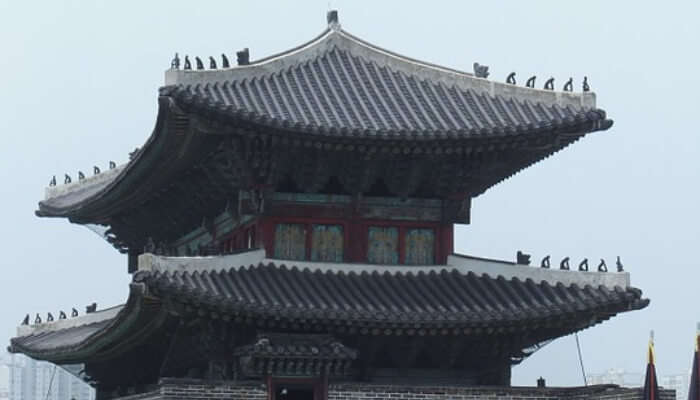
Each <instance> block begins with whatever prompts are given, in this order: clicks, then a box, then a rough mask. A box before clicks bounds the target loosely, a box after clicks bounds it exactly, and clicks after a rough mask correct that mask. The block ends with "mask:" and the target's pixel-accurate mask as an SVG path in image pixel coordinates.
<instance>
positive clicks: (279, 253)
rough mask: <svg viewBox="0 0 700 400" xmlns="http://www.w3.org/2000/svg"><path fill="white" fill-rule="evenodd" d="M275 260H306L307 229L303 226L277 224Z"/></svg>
mask: <svg viewBox="0 0 700 400" xmlns="http://www.w3.org/2000/svg"><path fill="white" fill-rule="evenodd" d="M275 258H280V259H284V260H303V259H305V258H306V228H305V227H304V225H303V224H277V227H276V228H275Z"/></svg>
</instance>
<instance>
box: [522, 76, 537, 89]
mask: <svg viewBox="0 0 700 400" xmlns="http://www.w3.org/2000/svg"><path fill="white" fill-rule="evenodd" d="M535 79H537V76H535V75H532V76H531V77H530V78H528V80H527V82H525V86H527V87H529V88H534V87H535Z"/></svg>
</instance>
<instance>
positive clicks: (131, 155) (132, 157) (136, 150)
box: [129, 147, 141, 160]
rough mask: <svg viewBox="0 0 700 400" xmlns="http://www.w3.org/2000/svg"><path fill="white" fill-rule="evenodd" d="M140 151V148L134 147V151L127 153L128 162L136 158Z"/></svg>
mask: <svg viewBox="0 0 700 400" xmlns="http://www.w3.org/2000/svg"><path fill="white" fill-rule="evenodd" d="M140 150H141V149H140V148H138V147H136V148H134V151H131V152H129V160H133V159H134V158H135V157H136V155H138V154H139V151H140Z"/></svg>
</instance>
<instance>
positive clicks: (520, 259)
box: [515, 250, 530, 265]
mask: <svg viewBox="0 0 700 400" xmlns="http://www.w3.org/2000/svg"><path fill="white" fill-rule="evenodd" d="M515 260H516V263H517V264H521V265H530V255H529V254H525V253H523V252H522V251H520V250H518V253H517V254H516V255H515Z"/></svg>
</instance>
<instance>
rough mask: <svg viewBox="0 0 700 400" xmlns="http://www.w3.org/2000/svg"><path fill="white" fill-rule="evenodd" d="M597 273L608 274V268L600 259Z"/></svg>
mask: <svg viewBox="0 0 700 400" xmlns="http://www.w3.org/2000/svg"><path fill="white" fill-rule="evenodd" d="M598 272H608V266H607V265H606V264H605V260H603V259H602V258H601V259H600V264H598Z"/></svg>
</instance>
